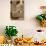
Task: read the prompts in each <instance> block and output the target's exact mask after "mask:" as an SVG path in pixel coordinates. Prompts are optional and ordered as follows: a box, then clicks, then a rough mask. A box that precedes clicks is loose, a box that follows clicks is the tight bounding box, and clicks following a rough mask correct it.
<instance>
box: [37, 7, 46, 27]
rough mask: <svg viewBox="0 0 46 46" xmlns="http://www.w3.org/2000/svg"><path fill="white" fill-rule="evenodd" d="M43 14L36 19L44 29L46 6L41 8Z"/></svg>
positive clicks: (45, 24)
mask: <svg viewBox="0 0 46 46" xmlns="http://www.w3.org/2000/svg"><path fill="white" fill-rule="evenodd" d="M40 9H41V10H42V14H40V15H38V16H36V19H37V20H39V22H40V24H41V26H42V27H46V6H40Z"/></svg>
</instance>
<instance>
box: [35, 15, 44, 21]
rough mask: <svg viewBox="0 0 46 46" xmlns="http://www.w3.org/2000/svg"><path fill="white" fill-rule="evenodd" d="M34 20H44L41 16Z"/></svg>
mask: <svg viewBox="0 0 46 46" xmlns="http://www.w3.org/2000/svg"><path fill="white" fill-rule="evenodd" d="M36 19H37V20H39V21H42V20H44V18H43V17H42V16H41V15H38V16H37V17H36Z"/></svg>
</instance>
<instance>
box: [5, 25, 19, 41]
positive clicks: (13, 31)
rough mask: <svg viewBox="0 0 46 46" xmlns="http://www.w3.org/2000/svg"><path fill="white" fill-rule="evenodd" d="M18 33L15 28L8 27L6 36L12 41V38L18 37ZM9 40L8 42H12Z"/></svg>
mask: <svg viewBox="0 0 46 46" xmlns="http://www.w3.org/2000/svg"><path fill="white" fill-rule="evenodd" d="M17 33H18V31H17V29H16V27H15V26H6V29H5V34H6V36H7V37H8V39H9V40H10V41H11V38H12V36H17ZM9 40H8V42H10V41H9Z"/></svg>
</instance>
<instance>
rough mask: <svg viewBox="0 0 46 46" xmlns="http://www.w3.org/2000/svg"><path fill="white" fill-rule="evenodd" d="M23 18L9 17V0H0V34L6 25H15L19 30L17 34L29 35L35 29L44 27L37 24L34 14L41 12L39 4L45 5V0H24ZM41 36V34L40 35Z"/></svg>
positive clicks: (33, 32)
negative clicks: (14, 18) (12, 18)
mask: <svg viewBox="0 0 46 46" xmlns="http://www.w3.org/2000/svg"><path fill="white" fill-rule="evenodd" d="M24 1H25V6H24V20H11V19H10V0H0V34H2V33H3V34H4V29H5V26H6V25H15V26H16V27H17V29H18V31H19V33H18V36H21V35H22V34H23V35H24V36H28V37H29V36H31V35H32V34H36V29H44V30H46V29H45V28H42V27H40V26H39V25H38V23H37V22H36V19H35V16H36V15H37V14H40V13H41V10H40V8H39V7H40V6H42V5H46V0H24ZM40 37H41V36H40Z"/></svg>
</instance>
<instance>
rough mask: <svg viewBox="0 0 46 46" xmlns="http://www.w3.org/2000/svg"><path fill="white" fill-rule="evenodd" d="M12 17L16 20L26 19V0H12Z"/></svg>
mask: <svg viewBox="0 0 46 46" xmlns="http://www.w3.org/2000/svg"><path fill="white" fill-rule="evenodd" d="M10 3H11V11H10V17H11V19H13V20H14V19H15V20H23V19H24V0H11V2H10Z"/></svg>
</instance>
